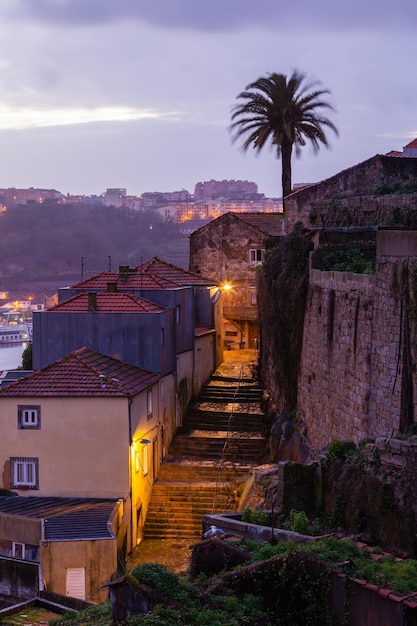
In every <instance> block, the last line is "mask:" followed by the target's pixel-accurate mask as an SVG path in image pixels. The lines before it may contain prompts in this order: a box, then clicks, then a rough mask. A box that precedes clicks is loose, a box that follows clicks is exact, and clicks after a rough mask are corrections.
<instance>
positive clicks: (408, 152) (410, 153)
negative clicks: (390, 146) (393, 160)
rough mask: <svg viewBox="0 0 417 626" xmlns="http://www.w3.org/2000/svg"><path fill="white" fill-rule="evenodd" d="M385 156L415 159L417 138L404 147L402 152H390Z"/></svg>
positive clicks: (416, 155)
mask: <svg viewBox="0 0 417 626" xmlns="http://www.w3.org/2000/svg"><path fill="white" fill-rule="evenodd" d="M385 156H390V157H406V158H410V157H411V158H415V157H417V138H416V139H413V140H412V141H410V142H409V143H408V144H407V145H406V146H404V147H403V151H402V152H400V151H399V150H391V151H390V152H387V154H386V155H385Z"/></svg>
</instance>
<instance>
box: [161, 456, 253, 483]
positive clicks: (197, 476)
mask: <svg viewBox="0 0 417 626" xmlns="http://www.w3.org/2000/svg"><path fill="white" fill-rule="evenodd" d="M251 467H252V464H243V463H222V464H220V463H218V462H217V461H200V462H199V463H193V462H191V461H188V462H187V461H185V462H183V463H175V462H170V461H167V460H164V461H163V463H162V464H161V466H160V468H159V473H158V482H163V481H176V482H178V481H187V482H193V481H194V482H198V483H200V482H204V481H213V482H215V481H216V480H221V481H224V482H227V481H234V480H236V479H238V478H239V477H241V476H244V475H247V474H248V473H249V471H250V468H251Z"/></svg>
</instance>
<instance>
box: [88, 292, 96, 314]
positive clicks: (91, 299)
mask: <svg viewBox="0 0 417 626" xmlns="http://www.w3.org/2000/svg"><path fill="white" fill-rule="evenodd" d="M88 310H89V311H97V294H96V293H95V292H94V291H93V292H91V293H89V294H88Z"/></svg>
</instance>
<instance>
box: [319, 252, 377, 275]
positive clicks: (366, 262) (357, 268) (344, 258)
mask: <svg viewBox="0 0 417 626" xmlns="http://www.w3.org/2000/svg"><path fill="white" fill-rule="evenodd" d="M375 260H376V259H375V256H373V257H372V258H369V254H366V251H365V250H364V248H361V247H359V246H353V247H343V248H338V249H337V248H333V249H329V250H324V251H323V253H322V255H321V258H320V259H319V260H318V263H317V264H316V268H317V269H319V270H322V271H335V272H355V273H356V274H375Z"/></svg>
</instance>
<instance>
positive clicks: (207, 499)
mask: <svg viewBox="0 0 417 626" xmlns="http://www.w3.org/2000/svg"><path fill="white" fill-rule="evenodd" d="M242 372H243V368H242ZM261 398H262V389H261V388H260V387H259V385H258V384H257V383H256V381H254V379H253V378H251V377H248V376H245V378H244V379H240V378H238V377H237V378H235V377H233V376H230V377H224V376H218V375H216V374H215V375H214V376H212V378H211V380H210V382H209V384H208V385H206V386H205V387H204V388H203V390H202V392H201V394H200V396H199V397H198V398H197V399H196V401H195V402H194V403H193V404H192V406H190V408H189V411H188V412H187V414H186V415H185V417H184V421H183V426H181V427H180V428H179V429H178V430H177V432H176V434H175V435H174V437H173V440H172V442H171V445H170V447H169V452H168V455H167V457H166V459H165V460H164V462H163V463H162V464H161V467H160V469H159V473H158V479H157V481H156V482H155V484H154V486H153V491H152V498H151V501H150V504H149V508H148V512H147V516H146V520H145V526H144V537H145V538H149V539H168V538H172V539H175V538H179V539H190V540H198V539H201V533H202V517H203V515H205V514H212V513H221V512H235V511H236V510H237V499H236V492H237V488H238V485H239V483H241V482H242V481H244V480H246V478H247V477H248V476H249V474H250V469H251V467H253V466H254V465H255V464H257V463H259V462H261V461H262V456H263V454H264V452H265V448H266V440H265V438H264V437H263V435H262V433H263V431H264V415H263V413H262V411H261V408H260V403H261Z"/></svg>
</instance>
